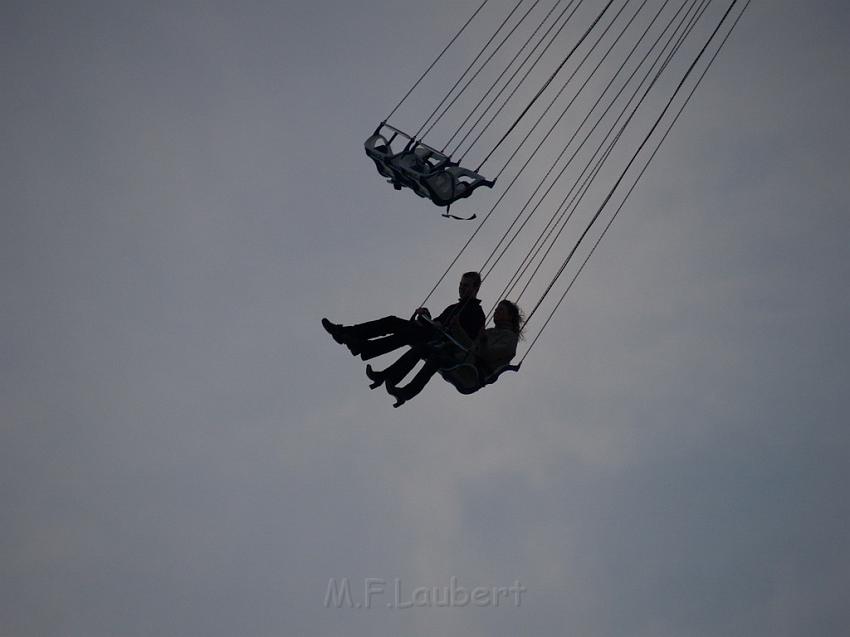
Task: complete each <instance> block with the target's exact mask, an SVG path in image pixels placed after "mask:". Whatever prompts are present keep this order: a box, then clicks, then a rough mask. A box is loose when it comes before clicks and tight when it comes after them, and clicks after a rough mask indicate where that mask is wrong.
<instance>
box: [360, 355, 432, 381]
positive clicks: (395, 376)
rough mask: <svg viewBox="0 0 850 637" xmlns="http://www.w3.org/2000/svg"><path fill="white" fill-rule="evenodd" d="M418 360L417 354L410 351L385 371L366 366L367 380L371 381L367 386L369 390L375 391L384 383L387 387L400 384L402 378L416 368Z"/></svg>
mask: <svg viewBox="0 0 850 637" xmlns="http://www.w3.org/2000/svg"><path fill="white" fill-rule="evenodd" d="M419 359H420V356H419V354H418V353H417V352H416V351H414V350H412V349H410V350H408V351H406V352H405V353H404V354H402V355H401V356H400V357H399V358H398V359H397V360H396V361H395V362H394V363H393V364H392V365H390V366H389V367H387V368H386V369H383V370H373V369H372V367H371V365H367V366H366V375H367V376H368V377H369V380H371V381H372V384H371V385H370V386H369V387H370V389H375V388H376V387H379V386H380V385H381V384H382V383H384V382H386V383H387V384H389V385H395V384H396V383H400V382H401V381H402V380H403V379H404V377H405V376H407V375H408V374H409V373H410V371H411V370H412V369H413V368H414V367H416V363H418V362H419Z"/></svg>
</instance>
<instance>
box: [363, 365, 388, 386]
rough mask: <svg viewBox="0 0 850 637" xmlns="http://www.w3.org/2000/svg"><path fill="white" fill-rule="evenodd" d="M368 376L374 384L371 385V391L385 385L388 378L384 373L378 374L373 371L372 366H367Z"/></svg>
mask: <svg viewBox="0 0 850 637" xmlns="http://www.w3.org/2000/svg"><path fill="white" fill-rule="evenodd" d="M366 376H368V377H369V380H371V381H372V384H371V385H369V389H375V388H377V387H380V386H381V385H383V384H384V381H385V380H386V377H385V375H384V373H383V372H376V371H375V370H374V369H372V366H371V365H366Z"/></svg>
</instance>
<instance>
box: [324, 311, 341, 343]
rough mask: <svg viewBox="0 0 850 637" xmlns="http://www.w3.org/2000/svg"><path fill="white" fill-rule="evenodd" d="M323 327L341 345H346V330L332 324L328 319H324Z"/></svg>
mask: <svg viewBox="0 0 850 637" xmlns="http://www.w3.org/2000/svg"><path fill="white" fill-rule="evenodd" d="M322 327H324V328H325V331H326V332H327V333H328V334H330V335H331V336H332V337H333V339H334V340H335V341H336V342H337V343H339V344H340V345H345V328H344V327H343V326H342V325H340V324H338V323H331V322H330V321H329V320H328V319H326V318H323V319H322Z"/></svg>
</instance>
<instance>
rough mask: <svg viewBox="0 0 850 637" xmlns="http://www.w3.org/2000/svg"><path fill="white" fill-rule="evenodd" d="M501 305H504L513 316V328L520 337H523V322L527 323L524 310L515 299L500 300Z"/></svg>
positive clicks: (511, 316)
mask: <svg viewBox="0 0 850 637" xmlns="http://www.w3.org/2000/svg"><path fill="white" fill-rule="evenodd" d="M499 305H501V306H503V307H504V308H505V309H506V310H507V311H508V314H509V315H510V318H511V330H512V331H513V332H514V333H515V334H516V335H517V336H518V337H519V338H522V337H523V333H522V332H523V324H524V323H525V316H524V315H523V313H522V310H521V309H519V306H518V305H517V304H516V303H514V302H513V301H508V300H507V299H503V300H501V301H499Z"/></svg>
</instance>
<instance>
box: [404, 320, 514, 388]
mask: <svg viewBox="0 0 850 637" xmlns="http://www.w3.org/2000/svg"><path fill="white" fill-rule="evenodd" d="M419 321H420V322H421V323H422V324H426V325H430V326H431V327H432V328H433V329H435V330H436V331H437V332H438V335H437V336H436V337H435V338H433V339H431V340H430V341H428V343H427V344H426V345H425V346H424V347H423V348H422V353H423V354H425V355H427V356H428V357H429V358H432V359H434V360H436V361H437V362H439V363H440V368H439V370H438V371H439V372H440V376H442V377H443V380H445V381H446V382H447V383H449V384H450V385H452V386H453V387H454V388H455V389H456V390H458V391H459V392H460V393H461V394H464V395H469V394H474V393H475V392H477V391H478V390H479V389H482V388H484V387H486V386H487V385H492V384H493V383H495V382H496V381H497V380H499V377H500V376H501V375H502V374H503V373H505V372H518V371H519V368H520V365H522V362H521V361H520V363H518V364H516V365H511V364H506V365H501V366H499V367H497V368H496V369H495V370H493V371H492V372H490V373H489V374H486V375H484V376H483V378H482V371H483V370H481V369H480V368H479V367H478V366H477V365H476V364H475V363H474V354H473V353H472V352H471V351H470V350H469V348H467V347H466V346H465V345H464V344H463V343H461V342H459V341H458V340H457V339H455V338H454V337H453V336H452V335H451V334H449V333H448V332H446V331H445V330H444V329H442V328H441V327H439V326H437V325H436V324H435V323H434V322H433V321H432V320H431V319H429V318H426V317H419Z"/></svg>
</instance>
